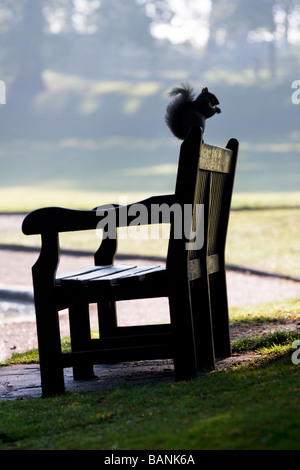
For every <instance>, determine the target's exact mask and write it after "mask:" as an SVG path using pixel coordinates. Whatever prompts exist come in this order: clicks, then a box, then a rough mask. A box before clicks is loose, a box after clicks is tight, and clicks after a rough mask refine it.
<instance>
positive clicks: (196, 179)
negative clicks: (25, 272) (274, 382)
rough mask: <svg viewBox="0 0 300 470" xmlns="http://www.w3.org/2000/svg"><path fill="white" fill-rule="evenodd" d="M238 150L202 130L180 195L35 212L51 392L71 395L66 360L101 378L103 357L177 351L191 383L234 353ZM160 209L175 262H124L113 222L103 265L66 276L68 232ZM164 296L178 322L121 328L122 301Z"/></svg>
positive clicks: (189, 148)
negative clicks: (62, 239) (232, 215)
mask: <svg viewBox="0 0 300 470" xmlns="http://www.w3.org/2000/svg"><path fill="white" fill-rule="evenodd" d="M237 153H238V142H237V141H236V140H235V139H231V140H230V141H229V142H228V144H227V147H226V148H220V147H215V146H211V145H208V144H206V143H204V142H203V140H202V130H201V129H200V128H197V127H194V128H192V129H191V131H190V133H189V135H188V137H187V138H186V140H185V141H184V142H183V143H182V145H181V150H180V156H179V164H178V173H177V180H176V187H175V192H174V194H172V195H163V196H155V197H151V198H149V199H146V200H144V201H140V202H139V203H135V204H130V205H128V206H109V207H104V208H102V209H101V207H100V209H99V208H98V209H93V210H71V209H66V208H60V207H48V208H42V209H38V210H36V211H33V212H31V213H30V214H28V215H27V216H26V218H25V219H24V221H23V226H22V230H23V233H24V234H26V235H32V234H40V235H41V251H40V256H39V258H38V260H37V262H36V263H35V264H34V266H33V267H32V276H33V287H34V299H35V310H36V323H37V335H38V345H39V356H40V371H41V383H42V393H43V396H50V395H54V394H58V393H63V392H64V374H63V369H64V368H66V367H73V375H74V379H75V380H76V379H87V378H91V377H93V365H94V364H101V363H113V362H123V361H133V360H145V359H159V358H162V359H163V358H172V359H173V361H174V370H175V379H176V380H182V379H189V378H192V377H195V376H197V373H198V372H199V371H200V370H203V369H207V368H213V367H214V366H215V358H216V357H227V356H230V355H231V346H230V334H229V321H228V306H227V293H226V274H225V260H224V250H225V241H226V233H227V226H228V219H229V212H230V204H231V195H232V189H233V182H234V174H235V167H236V161H237ZM137 204H138V206H137ZM155 205H156V206H155ZM154 206H155V207H159V208H161V209H164V210H161V211H160V213H159V222H160V223H170V239H169V242H168V254H167V259H166V265H165V267H161V266H160V267H158V266H152V267H150V268H149V266H146V267H134V266H132V267H129V266H123V265H118V264H114V258H115V254H116V247H117V240H116V232H117V228H114V227H109V230H108V231H106V232H107V233H108V235H109V236H106V237H103V240H102V242H101V245H100V247H99V249H98V250H97V252H96V253H95V255H94V261H95V265H93V266H92V267H91V268H90V269H81V270H79V271H78V272H76V273H69V274H67V275H64V276H60V277H57V276H56V269H57V266H58V263H59V233H60V232H69V231H76V230H93V229H94V230H95V229H96V228H97V227H99V224H100V225H101V224H102V226H103V227H104V228H105V225H104V221H105V220H115V225H116V227H119V226H124V225H126V224H127V225H132V224H148V223H153V220H151V209H152V208H153V207H154ZM141 207H143V208H145V210H144V214H148V216H145V215H144V217H143V220H141V218H139V217H137V215H136V211H135V209H136V208H141ZM174 208H175V209H176V210H171V209H174ZM178 208H179V209H180V210H179V211H178V210H177V209H178ZM176 211H177V212H176ZM180 213H181V214H184V216H182V217H180ZM132 214H133V215H132ZM176 214H177V215H176ZM178 214H179V216H178ZM112 215H113V216H114V217H113V218H111V219H109V218H108V216H112ZM156 219H157V217H156ZM124 221H125V222H124ZM154 222H155V223H157V220H155V221H154ZM180 232H181V235H180ZM178 234H179V236H178ZM155 297H167V298H168V300H169V308H170V323H169V324H158V325H156V324H154V325H153V324H151V325H142V326H127V327H124V326H123V327H119V326H118V325H117V315H116V302H117V301H120V300H130V299H140V298H150V299H151V298H155ZM91 303H96V304H97V305H98V317H99V333H100V337H99V339H91V331H90V317H89V305H90V304H91ZM62 309H68V312H69V323H70V334H71V352H68V353H62V351H61V338H60V328H59V316H58V312H59V311H60V310H62ZM141 314H142V312H141Z"/></svg>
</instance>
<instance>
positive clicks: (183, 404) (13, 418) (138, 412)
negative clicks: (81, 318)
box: [0, 299, 300, 456]
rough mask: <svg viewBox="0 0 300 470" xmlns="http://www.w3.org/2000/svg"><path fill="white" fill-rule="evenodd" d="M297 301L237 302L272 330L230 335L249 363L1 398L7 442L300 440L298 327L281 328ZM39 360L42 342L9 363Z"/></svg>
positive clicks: (289, 446)
mask: <svg viewBox="0 0 300 470" xmlns="http://www.w3.org/2000/svg"><path fill="white" fill-rule="evenodd" d="M299 307H300V305H299V299H298V300H296V299H290V300H287V301H280V302H279V301H278V302H273V303H266V304H260V305H257V306H252V307H243V308H241V309H238V308H234V309H231V311H230V322H231V325H232V326H239V325H240V326H242V325H248V326H249V328H253V326H255V325H258V324H262V323H263V324H269V326H270V332H269V333H268V334H265V335H261V336H257V337H256V336H251V337H250V336H245V337H244V338H243V339H238V340H236V341H234V342H233V344H232V348H233V352H241V351H242V352H247V353H248V354H249V353H251V352H253V351H255V353H256V354H255V356H253V359H252V360H250V361H249V362H248V363H246V364H240V365H236V366H233V367H231V368H229V369H227V370H221V371H218V370H216V371H213V372H210V373H207V374H205V375H204V376H203V377H201V378H199V379H195V380H191V381H188V382H178V383H168V384H154V385H147V386H131V385H127V384H124V385H122V386H121V387H118V388H115V389H111V390H105V391H97V392H88V393H81V394H78V393H70V392H68V393H66V394H64V395H61V396H57V397H52V398H47V399H27V400H17V401H3V402H0V450H15V449H18V450H48V449H57V450H75V449H76V450H91V449H92V450H103V449H105V450H106V452H108V451H117V450H132V449H134V450H149V449H151V450H160V451H163V450H191V451H192V450H221V449H223V450H240V449H245V450H253V449H257V450H296V449H297V450H299V435H298V434H299V433H298V425H299V423H298V414H299V405H300V403H299V374H300V365H299V364H298V363H297V361H292V357H293V354H295V352H296V354H298V356H296V358H297V357H299V353H297V351H295V348H294V347H293V342H294V341H295V340H299V338H300V335H299V332H297V331H291V332H285V331H279V330H277V329H276V327H277V326H278V325H279V324H280V323H282V322H284V321H294V322H296V321H297V319H299ZM271 329H272V331H271ZM295 344H296V345H297V344H298V343H294V345H295ZM63 348H64V349H68V348H69V340H68V339H66V340H65V341H64V344H63ZM37 361H38V352H37V351H36V350H35V351H31V352H28V353H26V354H23V355H14V356H13V358H12V359H10V360H9V361H7V362H6V364H8V363H9V364H13V363H20V362H23V363H30V362H37ZM298 362H299V361H298ZM107 455H110V454H107ZM101 456H102V454H101Z"/></svg>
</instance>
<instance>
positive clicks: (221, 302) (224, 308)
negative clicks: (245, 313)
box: [210, 271, 231, 358]
mask: <svg viewBox="0 0 300 470" xmlns="http://www.w3.org/2000/svg"><path fill="white" fill-rule="evenodd" d="M210 277H211V279H210V292H211V311H212V321H213V334H214V343H215V354H216V357H219V358H221V357H230V356H231V341H230V329H229V315H228V302H227V288H226V275H225V271H219V272H218V273H215V274H213V275H211V276H210Z"/></svg>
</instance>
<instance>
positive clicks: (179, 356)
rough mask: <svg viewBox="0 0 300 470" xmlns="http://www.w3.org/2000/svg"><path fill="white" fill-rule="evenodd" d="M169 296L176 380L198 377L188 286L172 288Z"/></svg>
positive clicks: (174, 286)
mask: <svg viewBox="0 0 300 470" xmlns="http://www.w3.org/2000/svg"><path fill="white" fill-rule="evenodd" d="M171 292H172V293H171V294H170V296H169V306H170V318H171V325H172V333H173V336H174V369H175V380H187V379H191V378H194V377H196V376H197V363H196V354H195V344H194V331H193V322H192V316H191V308H190V293H189V289H188V285H186V287H185V288H182V286H180V287H179V286H176V285H173V286H172V290H171Z"/></svg>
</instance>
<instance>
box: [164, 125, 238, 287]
mask: <svg viewBox="0 0 300 470" xmlns="http://www.w3.org/2000/svg"><path fill="white" fill-rule="evenodd" d="M237 152H238V142H237V140H235V139H231V140H230V141H229V142H228V144H227V146H226V148H221V147H215V146H212V145H208V144H205V143H204V142H203V140H202V130H201V128H199V127H194V128H192V129H191V131H190V133H189V136H188V137H187V139H186V140H185V141H184V142H183V143H182V145H181V150H180V156H179V165H178V173H177V181H176V189H175V199H176V201H179V203H180V205H181V207H183V210H184V212H185V214H184V217H183V219H184V220H183V224H184V227H182V232H183V233H184V234H185V237H182V238H181V239H180V238H177V234H178V225H177V227H176V224H175V223H173V225H172V226H171V236H170V242H169V249H168V257H167V267H169V269H170V270H172V271H174V272H177V273H178V272H179V271H181V272H182V270H185V271H186V275H187V276H188V278H189V280H192V279H193V278H197V277H199V276H200V270H201V269H202V270H203V269H205V266H206V263H207V269H208V270H209V271H210V270H212V272H213V270H214V269H216V270H218V267H219V265H220V264H222V263H224V250H225V242H226V234H227V228H228V219H229V212H230V204H231V196H232V191H233V183H234V175H235V168H236V161H237ZM191 207H192V218H190V217H189V215H190V208H191ZM175 222H176V221H175ZM177 222H178V221H177ZM189 233H190V235H189ZM195 234H196V238H195ZM183 244H184V247H183ZM214 265H215V266H214ZM202 274H203V273H202Z"/></svg>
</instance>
